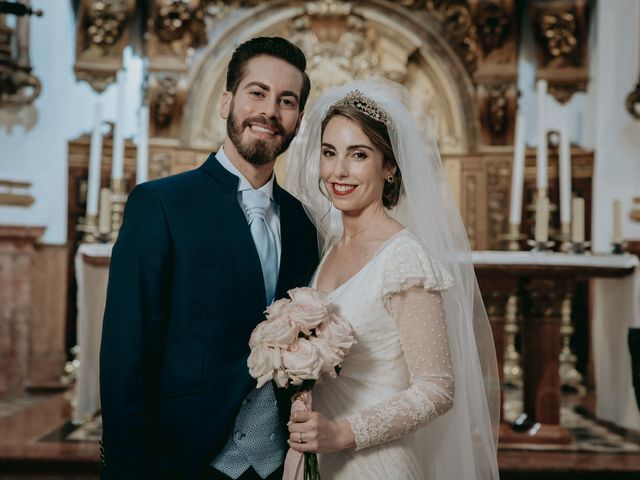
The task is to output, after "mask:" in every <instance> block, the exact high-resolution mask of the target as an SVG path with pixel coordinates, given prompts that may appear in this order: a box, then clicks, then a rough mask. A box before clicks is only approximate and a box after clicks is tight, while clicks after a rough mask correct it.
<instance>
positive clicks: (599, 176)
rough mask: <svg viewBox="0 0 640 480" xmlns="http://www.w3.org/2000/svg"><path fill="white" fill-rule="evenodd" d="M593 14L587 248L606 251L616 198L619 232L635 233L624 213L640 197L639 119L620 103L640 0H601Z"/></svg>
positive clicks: (630, 72)
mask: <svg viewBox="0 0 640 480" xmlns="http://www.w3.org/2000/svg"><path fill="white" fill-rule="evenodd" d="M597 15H598V17H597V25H596V31H595V32H593V33H594V34H595V35H596V42H595V48H594V51H592V52H591V61H592V62H593V63H592V66H593V68H592V75H593V82H592V90H593V96H594V98H593V100H592V102H590V105H589V107H590V108H589V112H588V118H589V121H590V122H591V123H592V124H593V130H592V131H593V132H594V135H593V140H594V142H593V148H594V150H595V152H596V157H595V173H594V182H593V187H594V198H593V202H594V208H593V217H592V222H593V225H594V229H593V234H592V243H593V246H592V248H593V250H594V251H608V250H609V249H610V245H609V243H610V241H611V232H612V221H611V217H612V202H613V200H615V199H618V200H620V201H621V202H622V212H623V215H622V232H623V237H624V238H634V239H639V238H640V223H637V222H632V221H631V219H630V218H629V212H630V211H631V208H632V201H633V197H634V196H640V120H636V119H634V118H633V117H632V116H631V115H630V114H629V113H628V112H627V110H626V109H625V106H624V103H625V100H626V97H627V95H628V94H629V92H631V90H632V89H633V88H634V87H635V85H636V83H637V82H638V73H639V72H638V70H639V68H640V65H639V61H640V1H639V0H617V1H615V2H612V1H606V2H605V1H600V2H598V7H597Z"/></svg>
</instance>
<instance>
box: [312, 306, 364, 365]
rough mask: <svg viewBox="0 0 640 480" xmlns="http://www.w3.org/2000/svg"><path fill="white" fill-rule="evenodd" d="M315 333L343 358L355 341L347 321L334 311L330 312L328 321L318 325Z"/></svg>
mask: <svg viewBox="0 0 640 480" xmlns="http://www.w3.org/2000/svg"><path fill="white" fill-rule="evenodd" d="M316 335H317V336H318V338H320V339H322V340H324V341H326V342H327V344H328V345H329V346H330V347H331V349H332V350H333V351H334V352H335V353H336V354H338V355H339V356H340V358H344V356H345V355H346V354H347V352H348V351H349V349H350V348H351V346H352V345H353V344H354V343H356V340H355V338H354V336H353V328H352V327H351V325H350V324H349V322H347V321H346V320H345V319H344V318H342V317H341V316H340V315H338V314H336V313H335V312H332V313H330V315H329V319H328V321H326V322H323V323H322V324H321V325H319V326H318V328H317V329H316Z"/></svg>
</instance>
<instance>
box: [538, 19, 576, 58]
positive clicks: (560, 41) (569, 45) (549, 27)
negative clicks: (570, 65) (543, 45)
mask: <svg viewBox="0 0 640 480" xmlns="http://www.w3.org/2000/svg"><path fill="white" fill-rule="evenodd" d="M540 28H541V30H542V34H543V36H544V38H545V40H546V42H547V49H548V52H549V55H551V56H552V57H568V56H570V55H572V54H573V52H574V51H575V50H576V47H577V46H578V38H577V33H576V32H577V28H578V24H577V21H576V17H575V15H574V14H573V13H572V12H558V13H547V14H544V15H542V16H541V17H540Z"/></svg>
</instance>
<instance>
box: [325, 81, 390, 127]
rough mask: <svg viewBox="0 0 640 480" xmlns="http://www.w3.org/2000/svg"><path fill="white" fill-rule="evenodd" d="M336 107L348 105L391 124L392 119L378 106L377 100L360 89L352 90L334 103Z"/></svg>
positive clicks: (386, 123)
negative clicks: (368, 96) (366, 95)
mask: <svg viewBox="0 0 640 480" xmlns="http://www.w3.org/2000/svg"><path fill="white" fill-rule="evenodd" d="M333 106H334V107H340V106H347V107H353V108H357V109H358V110H360V111H361V112H362V113H364V114H365V115H368V116H370V117H371V118H373V119H374V120H378V121H379V122H382V123H384V124H385V125H387V126H389V125H390V124H391V119H390V118H389V115H387V112H385V111H384V110H383V109H382V108H380V107H379V106H378V104H377V103H376V102H374V101H373V100H371V99H370V98H367V97H365V96H364V95H363V94H362V92H361V91H360V90H357V89H356V90H351V91H350V92H349V93H347V95H346V96H345V97H344V98H341V99H340V100H338V101H337V102H336V103H334V104H333Z"/></svg>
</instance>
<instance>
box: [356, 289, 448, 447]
mask: <svg viewBox="0 0 640 480" xmlns="http://www.w3.org/2000/svg"><path fill="white" fill-rule="evenodd" d="M387 308H388V309H389V311H390V313H391V315H392V317H393V319H394V321H395V322H396V325H397V328H398V332H399V335H400V340H401V342H402V347H403V349H404V355H405V358H406V361H407V366H408V368H409V373H410V386H409V388H407V389H406V390H404V391H402V392H400V393H398V394H396V395H394V396H393V397H391V398H389V399H387V400H385V401H384V402H381V403H379V404H376V405H373V406H371V407H368V408H366V409H364V410H362V411H360V412H358V413H356V414H355V415H352V416H350V417H347V421H349V423H350V424H351V428H352V430H353V432H354V434H355V438H356V450H360V449H363V448H366V447H371V446H373V445H378V444H381V443H385V442H389V441H391V440H395V439H397V438H399V437H401V436H403V435H405V434H406V433H409V432H412V431H414V430H416V429H418V428H419V427H420V426H421V425H424V424H425V423H428V422H430V421H431V420H433V419H435V418H436V417H438V416H440V415H442V414H444V413H445V412H447V411H448V410H449V409H451V407H452V406H453V397H454V378H453V369H452V366H451V358H450V353H449V340H448V334H447V327H446V322H445V315H444V308H443V304H442V296H441V294H440V293H438V292H434V291H429V290H426V289H425V288H424V286H414V287H410V288H409V289H408V290H404V291H401V292H396V293H394V294H393V295H390V296H389V297H388V301H387Z"/></svg>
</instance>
